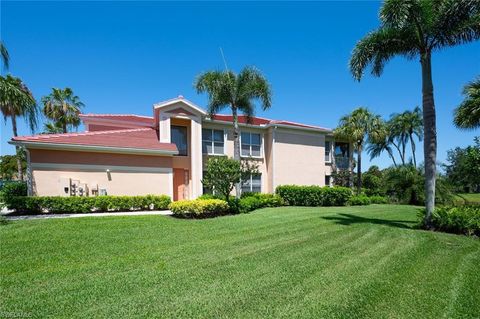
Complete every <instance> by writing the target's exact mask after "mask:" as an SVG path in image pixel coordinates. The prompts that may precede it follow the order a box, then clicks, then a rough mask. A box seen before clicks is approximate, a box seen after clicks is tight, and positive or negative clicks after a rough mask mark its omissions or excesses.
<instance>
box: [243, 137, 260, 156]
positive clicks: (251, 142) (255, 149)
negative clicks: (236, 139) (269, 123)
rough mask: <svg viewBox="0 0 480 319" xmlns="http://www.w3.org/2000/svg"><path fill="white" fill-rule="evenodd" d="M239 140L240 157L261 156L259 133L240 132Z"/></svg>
mask: <svg viewBox="0 0 480 319" xmlns="http://www.w3.org/2000/svg"><path fill="white" fill-rule="evenodd" d="M240 140H241V142H242V152H241V153H242V156H253V157H260V156H261V153H260V146H261V145H262V139H261V137H260V134H259V133H249V132H242V134H241V136H240Z"/></svg>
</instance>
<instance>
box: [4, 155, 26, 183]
mask: <svg viewBox="0 0 480 319" xmlns="http://www.w3.org/2000/svg"><path fill="white" fill-rule="evenodd" d="M18 156H20V161H21V166H22V175H25V171H26V168H27V161H26V160H25V154H24V152H20V153H19V155H3V156H0V179H2V180H7V181H11V180H13V179H15V178H17V179H18V166H17V157H18Z"/></svg>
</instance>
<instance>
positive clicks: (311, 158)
mask: <svg viewBox="0 0 480 319" xmlns="http://www.w3.org/2000/svg"><path fill="white" fill-rule="evenodd" d="M324 147H325V135H324V134H322V133H316V132H308V131H300V130H287V129H280V128H278V129H277V130H276V132H275V145H274V158H273V169H274V176H273V187H274V188H275V187H276V186H278V185H286V184H295V185H319V186H324V184H325V174H326V169H325V160H324V157H325V148H324Z"/></svg>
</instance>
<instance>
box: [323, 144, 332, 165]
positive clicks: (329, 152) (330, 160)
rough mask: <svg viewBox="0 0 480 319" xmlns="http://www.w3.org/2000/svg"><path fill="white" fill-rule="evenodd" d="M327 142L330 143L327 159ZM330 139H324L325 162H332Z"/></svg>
mask: <svg viewBox="0 0 480 319" xmlns="http://www.w3.org/2000/svg"><path fill="white" fill-rule="evenodd" d="M327 143H329V144H330V147H329V149H328V159H327V145H326V144H327ZM332 144H333V143H332V141H325V163H331V162H332Z"/></svg>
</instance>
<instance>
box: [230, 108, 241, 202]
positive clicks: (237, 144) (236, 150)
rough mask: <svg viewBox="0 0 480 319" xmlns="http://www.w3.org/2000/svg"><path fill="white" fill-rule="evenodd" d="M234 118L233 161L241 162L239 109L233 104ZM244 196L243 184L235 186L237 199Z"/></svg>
mask: <svg viewBox="0 0 480 319" xmlns="http://www.w3.org/2000/svg"><path fill="white" fill-rule="evenodd" d="M232 116H233V159H234V160H236V161H240V128H239V127H238V114H237V107H236V106H235V105H233V104H232ZM241 194H242V183H241V182H240V183H237V184H236V185H235V197H236V198H237V199H238V198H240V195H241Z"/></svg>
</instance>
